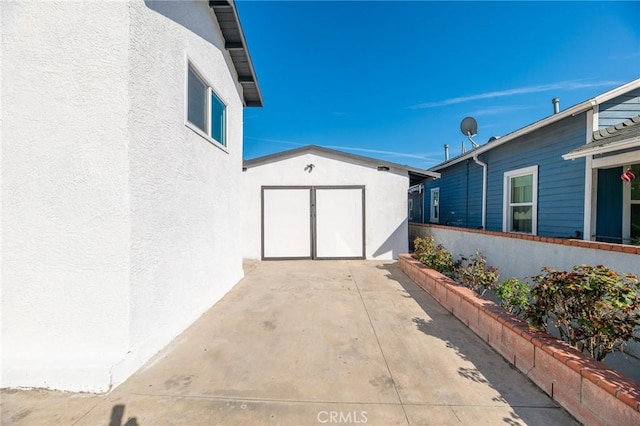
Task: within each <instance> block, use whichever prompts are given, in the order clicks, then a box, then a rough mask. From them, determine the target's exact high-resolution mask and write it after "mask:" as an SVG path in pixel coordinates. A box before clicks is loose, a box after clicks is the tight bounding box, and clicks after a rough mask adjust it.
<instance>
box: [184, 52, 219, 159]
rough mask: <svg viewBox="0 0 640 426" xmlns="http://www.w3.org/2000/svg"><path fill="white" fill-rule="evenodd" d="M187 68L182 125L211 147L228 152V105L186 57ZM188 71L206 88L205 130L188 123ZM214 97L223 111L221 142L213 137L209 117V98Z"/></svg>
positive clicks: (211, 122)
mask: <svg viewBox="0 0 640 426" xmlns="http://www.w3.org/2000/svg"><path fill="white" fill-rule="evenodd" d="M186 63H187V66H186V71H185V83H184V86H185V87H184V93H185V96H184V99H185V102H184V123H185V126H187V127H188V128H189V129H191V130H193V131H194V132H196V133H197V134H198V135H200V136H201V137H203V138H205V139H206V140H207V141H209V142H210V143H211V144H212V145H214V146H216V147H218V148H220V149H221V150H223V151H225V152H227V153H228V152H229V151H228V146H227V144H228V135H227V127H228V126H227V123H228V117H227V108H228V104H227V102H225V101H224V100H223V98H222V97H221V96H220V95H219V94H218V93H217V92H216V91H215V90H214V89H213V87H212V85H211V83H209V81H208V80H207V79H206V78H204V74H203V73H202V72H201V71H200V69H199V68H198V67H197V66H196V65H195V64H194V62H193V61H192V60H191V59H189V58H188V57H187V60H186ZM189 71H192V72H193V73H194V74H195V75H196V77H197V78H198V79H199V80H200V82H201V83H202V84H203V85H204V86H205V87H206V98H205V105H204V110H205V111H206V112H207V115H206V119H205V121H206V122H205V128H206V129H201V128H200V127H199V126H198V125H196V124H194V123H192V122H191V121H189ZM212 97H215V98H217V100H218V101H219V102H220V103H221V104H222V105H224V111H223V129H222V140H221V141H219V140H217V139H216V138H214V137H213V131H212V130H213V129H212V124H213V120H212V117H211V115H212V114H211V112H212V111H211V106H212V105H211V98H212Z"/></svg>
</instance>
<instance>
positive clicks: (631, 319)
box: [527, 265, 640, 361]
mask: <svg viewBox="0 0 640 426" xmlns="http://www.w3.org/2000/svg"><path fill="white" fill-rule="evenodd" d="M542 271H543V274H541V275H538V276H536V277H534V281H535V283H536V284H535V285H534V287H533V288H532V289H531V295H532V296H533V298H534V302H533V303H532V304H531V305H530V306H529V309H528V312H527V316H528V318H529V320H530V321H531V323H532V324H533V325H535V326H538V327H542V328H544V329H546V328H547V323H548V322H551V323H552V324H554V325H555V326H556V327H557V329H558V331H559V333H560V337H561V339H562V340H564V341H567V342H568V343H569V344H571V345H573V346H575V347H577V348H578V349H579V350H581V351H587V352H588V353H589V354H590V355H591V356H592V357H593V358H594V359H596V360H598V361H602V360H604V358H605V357H606V356H607V354H609V353H611V352H613V351H616V350H622V348H623V346H624V344H625V343H626V342H627V341H629V340H632V339H633V340H639V339H637V338H636V337H635V336H634V330H635V329H636V327H638V326H640V296H639V295H638V291H639V290H640V286H639V282H638V279H637V277H636V276H635V275H632V274H626V275H619V274H617V273H616V272H615V271H612V270H610V269H608V268H607V267H605V266H602V265H600V266H588V265H582V266H574V268H573V270H572V271H570V272H566V271H557V270H554V269H551V268H543V270H542Z"/></svg>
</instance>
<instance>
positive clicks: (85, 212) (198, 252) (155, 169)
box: [0, 0, 262, 392]
mask: <svg viewBox="0 0 640 426" xmlns="http://www.w3.org/2000/svg"><path fill="white" fill-rule="evenodd" d="M0 14H1V25H0V31H1V35H2V56H1V60H2V75H1V79H2V80H1V85H2V86H1V90H2V98H1V99H2V104H1V106H0V117H1V121H2V158H1V166H2V187H1V194H2V197H1V198H2V233H1V235H2V237H1V238H2V241H1V248H2V252H1V262H2V283H1V304H2V306H1V307H2V317H1V322H2V346H1V352H2V379H1V384H0V385H1V386H2V387H47V388H54V389H62V390H70V391H93V392H101V391H107V390H109V389H110V388H111V387H113V386H116V385H118V384H119V383H121V382H123V381H124V380H125V379H126V378H127V377H128V376H129V375H131V374H132V373H133V372H134V371H135V370H137V369H138V368H139V367H140V366H141V365H143V363H145V362H146V361H147V360H148V359H149V358H150V357H151V356H153V355H154V354H155V353H157V352H158V351H159V350H160V349H162V348H163V347H164V346H165V345H166V344H168V343H169V342H170V341H171V340H172V339H173V338H174V337H175V336H177V335H178V334H179V333H180V332H181V331H183V330H184V329H185V328H186V327H187V326H189V325H190V324H191V323H192V322H193V321H194V320H195V319H197V318H198V317H199V316H200V315H201V314H202V313H203V312H204V311H205V310H207V309H208V308H209V307H211V305H213V304H214V303H215V302H216V301H217V300H219V299H220V298H221V297H222V296H223V295H224V294H225V293H226V292H227V291H228V290H229V289H230V288H231V287H232V286H233V285H234V284H235V283H236V282H237V281H238V280H240V279H241V278H242V276H243V269H242V249H241V246H240V244H238V241H240V238H241V232H240V228H241V222H240V219H239V217H238V215H237V212H238V211H239V209H240V199H239V197H237V196H235V194H237V193H238V192H239V191H240V178H241V173H242V126H243V125H242V121H243V118H242V117H243V108H244V107H245V106H260V105H262V97H261V94H260V90H259V87H258V84H257V80H256V76H255V73H254V70H253V66H252V63H251V59H250V57H249V54H248V50H247V46H246V42H245V39H244V36H243V32H242V28H241V26H240V22H239V19H238V14H237V11H236V8H235V6H234V4H233V2H232V1H231V0H228V1H212V2H208V1H177V2H165V1H158V2H154V1H144V0H130V1H121V2H2V3H1V4H0Z"/></svg>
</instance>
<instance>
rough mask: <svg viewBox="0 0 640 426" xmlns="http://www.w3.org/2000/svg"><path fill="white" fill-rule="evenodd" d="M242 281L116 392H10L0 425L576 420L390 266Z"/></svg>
mask: <svg viewBox="0 0 640 426" xmlns="http://www.w3.org/2000/svg"><path fill="white" fill-rule="evenodd" d="M245 271H246V277H245V278H244V279H243V280H242V281H241V282H240V283H238V285H236V286H235V287H234V288H233V289H232V290H231V291H230V292H229V293H228V294H227V295H226V296H225V297H224V298H223V299H222V300H221V301H220V302H219V303H217V304H216V305H215V306H214V307H212V308H211V309H210V310H209V311H208V312H207V313H206V314H204V315H203V316H202V317H201V318H200V320H198V321H197V322H196V323H195V324H194V325H193V326H192V327H190V328H189V329H188V330H187V331H185V332H184V333H183V334H182V335H181V336H179V337H178V338H177V339H176V340H175V341H174V342H173V343H172V344H171V345H170V346H169V347H167V348H166V349H165V350H164V351H162V352H161V353H159V354H158V355H157V356H156V357H155V358H154V359H153V360H151V361H150V362H149V363H148V364H147V365H146V366H145V367H144V368H142V369H141V370H140V371H138V372H137V373H136V374H135V375H134V376H132V377H131V378H130V379H129V380H128V381H127V382H125V383H124V384H122V385H121V386H119V387H118V388H116V389H115V390H113V391H112V392H111V393H109V394H107V395H87V394H64V393H58V392H47V391H6V390H5V391H3V392H2V403H1V404H2V424H3V425H23V424H24V425H45V424H56V425H57V424H69V425H107V424H108V425H110V426H122V425H126V426H133V425H140V426H141V425H218V424H220V425H227V424H234V425H322V424H368V425H396V424H398V425H406V424H411V425H474V426H476V425H497V424H508V425H544V426H549V425H563V426H564V425H571V424H578V423H577V422H575V420H573V418H572V417H571V416H570V415H568V414H567V413H566V412H565V411H564V410H563V409H562V408H560V407H559V406H558V405H557V404H555V403H554V402H553V401H552V400H551V399H550V398H548V397H547V396H546V395H545V394H544V393H543V392H542V391H541V390H539V389H538V388H537V387H536V386H535V385H534V384H532V383H531V382H530V381H529V380H528V379H527V378H526V377H524V376H523V375H522V374H520V373H519V372H518V371H516V370H514V369H512V368H511V367H510V366H509V364H508V363H506V362H505V361H504V360H503V359H502V358H501V357H500V355H498V354H497V353H495V352H494V351H493V350H492V349H490V348H489V347H488V346H487V345H486V344H485V343H484V342H483V341H482V340H480V339H479V338H477V337H476V335H475V334H473V332H471V331H470V330H468V329H467V328H466V327H465V326H464V325H463V324H462V323H460V322H459V321H458V320H457V319H456V318H454V317H452V316H451V315H450V314H449V313H448V312H447V311H445V310H444V309H443V308H442V307H441V306H440V305H439V304H438V303H437V302H435V301H434V300H433V299H432V298H431V297H430V296H429V295H428V294H427V293H425V292H424V291H423V290H422V289H420V288H418V287H417V286H416V285H414V284H413V282H412V281H411V280H410V279H409V278H407V277H406V275H404V274H403V273H402V272H401V271H400V269H399V267H398V266H397V263H393V262H371V261H286V262H285V261H283V262H254V263H249V264H247V265H246V268H245Z"/></svg>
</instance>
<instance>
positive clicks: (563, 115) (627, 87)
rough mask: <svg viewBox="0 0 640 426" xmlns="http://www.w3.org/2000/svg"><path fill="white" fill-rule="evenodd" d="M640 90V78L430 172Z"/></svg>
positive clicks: (480, 147) (485, 145)
mask: <svg viewBox="0 0 640 426" xmlns="http://www.w3.org/2000/svg"><path fill="white" fill-rule="evenodd" d="M637 88H640V78H639V79H636V80H633V81H630V82H629V83H626V84H623V85H622V86H619V87H616V88H615V89H612V90H610V91H608V92H605V93H602V94H600V95H598V96H596V97H594V98H591V99H588V100H586V101H584V102H581V103H579V104H577V105H574V106H572V107H570V108H567V109H565V110H563V111H560V112H558V113H556V114H553V115H550V116H548V117H546V118H543V119H542V120H539V121H536V122H535V123H532V124H530V125H528V126H526V127H523V128H521V129H519V130H516V131H515V132H512V133H509V134H508V135H505V136H503V137H501V138H498V139H495V140H494V141H492V142H488V143H486V144H484V145H481V146H479V147H478V148H474V149H472V150H470V151H467V152H466V153H465V154H462V155H459V156H457V157H454V158H452V159H451V160H449V161H445V162H443V163H440V164H438V165H436V166H434V167H431V168H430V169H429V170H432V171H438V170H442V169H445V168H447V167H449V166H451V165H453V164H456V163H459V162H461V161H464V160H467V159H469V158H473V157H474V156H476V155H480V154H482V153H483V152H486V151H489V150H491V149H494V148H496V147H498V146H501V145H504V144H505V143H508V142H510V141H512V140H515V139H517V138H519V137H521V136H523V135H526V134H528V133H531V132H533V131H536V130H538V129H541V128H543V127H546V126H548V125H550V124H553V123H556V122H558V121H560V120H563V119H565V118H568V117H572V116H574V115H577V114H580V113H583V112H585V111H587V110H589V109H591V108H593V107H594V106H596V105H600V104H601V103H603V102H607V101H609V100H611V99H613V98H616V97H618V96H620V95H622V94H624V93H627V92H629V91H631V90H634V89H637Z"/></svg>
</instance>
